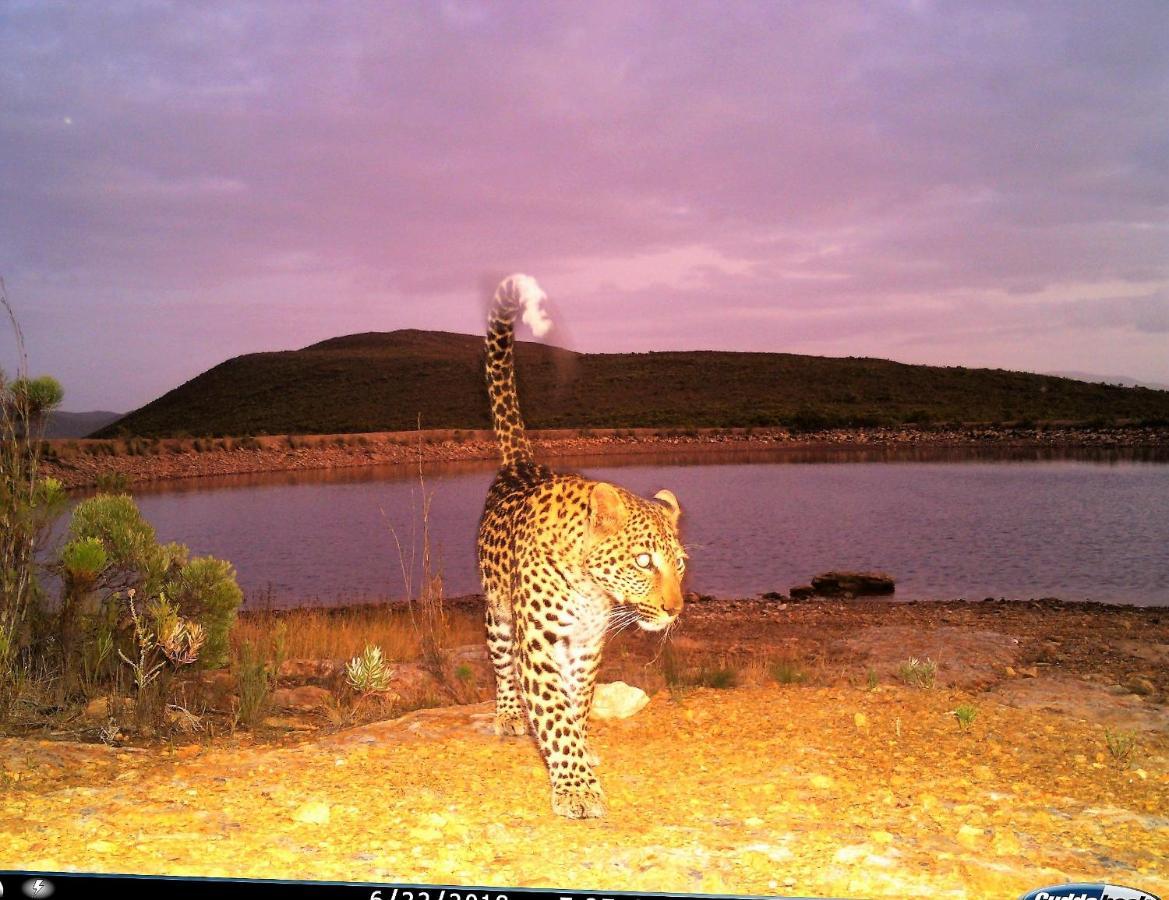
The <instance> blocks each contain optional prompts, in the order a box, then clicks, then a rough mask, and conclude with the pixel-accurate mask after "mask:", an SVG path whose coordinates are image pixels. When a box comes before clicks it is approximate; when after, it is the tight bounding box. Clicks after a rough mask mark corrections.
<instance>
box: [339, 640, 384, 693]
mask: <svg viewBox="0 0 1169 900" xmlns="http://www.w3.org/2000/svg"><path fill="white" fill-rule="evenodd" d="M392 677H393V672H392V671H391V670H390V668H389V667H388V666H387V665H386V663H385V660H384V659H383V658H382V648H381V647H377V646H374V645H373V644H366V645H365V649H364V650H363V651H362V652H361V655H360V656H355V657H353V659H351V660H349V663H348V665H346V666H345V681H346V683H347V684H348V685H349V687H351V688H352V689H353V690H355V691H356V692H357V693H358V694H362V695H365V694H376V693H379V692H381V691H385V690H388V689H389V687H390V679H391V678H392Z"/></svg>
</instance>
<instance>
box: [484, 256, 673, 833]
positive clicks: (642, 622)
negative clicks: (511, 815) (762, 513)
mask: <svg viewBox="0 0 1169 900" xmlns="http://www.w3.org/2000/svg"><path fill="white" fill-rule="evenodd" d="M546 299H547V295H546V294H545V293H544V291H543V289H542V288H541V287H540V286H539V284H538V282H537V281H536V280H535V279H534V278H532V277H531V276H528V275H523V274H515V275H511V276H508V277H507V278H504V279H503V280H502V281H501V282H500V283H499V285H498V287H497V288H496V289H495V292H494V295H493V296H492V298H491V301H490V306H489V312H488V317H487V346H486V376H487V394H488V399H489V401H490V406H491V419H492V427H493V430H494V434H495V438H496V441H497V443H498V446H499V451H500V455H501V461H500V466H499V469H498V471H497V472H496V475H495V478H494V480H493V481H492V483H491V486H490V488H489V489H488V492H487V499H486V502H485V504H484V509H483V515H482V518H481V519H480V522H479V530H478V539H477V555H478V561H479V572H480V576H481V578H482V584H483V592H484V597H485V608H486V631H487V646H488V651H489V656H490V658H491V664H492V668H493V669H494V674H495V714H494V721H493V730H494V732H495V734H497V735H500V736H503V737H507V736H523V735H527V734H531V736H532V737H533V738H534V740H535V743H536V745H537V746H538V747H539V750H540V754H541V756H542V758H543V761H544V764H545V768H546V769H547V773H548V777H549V781H550V783H551V788H552V811H553V812H554V813H555V814H557V815H560V816H564V817H566V818H569V819H590V818H599V817H601V816H604V815H605V796H604V792H603V790H602V788H601V784H600V782H599V780H598V779H597V776H596V773H595V769H596V768H597V766H598V765H599V762H600V760H599V758H598V757H597V755H596V754H595V753H593V752H592V750H591V749H590V746H589V742H588V737H589V734H588V728H589V715H590V712H591V710H592V704H593V695H594V689H595V686H596V678H597V670H598V667H599V665H600V662H601V652H602V648H603V646H604V643H605V640H606V637H607V636H608V635H611V634H613V633H615V632H616V631H619V630H620V629H622V628H625V627H629V626H631V625H634V624H636V625H637V626H639V627H640V628H641V629H643V630H645V631H648V632H662V633H663V634H662V638H663V640H664V639H665V637H666V635H667V634H668V632H669V629H671V628H672V626H673V625H674V624H675V623H676V621H677V619H678V616H679V614H680V613H681V612H682V607H683V596H684V595H683V589H682V586H683V577H684V575H685V570H686V560H687V559H688V555H687V553H686V550H685V548H684V546H683V544H682V541H681V538H680V534H679V529H678V522H679V518H680V517H681V507H680V506H679V503H678V498H677V497H676V496H675V495H674V493H673V492H672V491H669V490H660V491H658V492H657V493H656V494H654V496H653V498H652V499H646V498H643V497H641V496H638V495H637V494H634V493H633V492H631V491H629V490H626V489H624V488H622V487H619V486H617V485H615V484H611V483H609V482H607V481H594V480H590V479H588V478H585V477H583V476H581V475H578V474H575V473H571V472H557V471H553V470H552V469H550V468H548V467H546V466H544V465H542V464H540V463H537V462H536V460H535V458H534V456H533V452H532V444H531V441H530V440H529V438H528V437H527V434H526V433H525V428H524V420H523V417H522V416H521V414H520V407H519V398H518V395H517V392H516V378H515V360H514V355H515V354H514V346H515V321H516V318H517V316H518V317H520V318H521V319H522V321H523V322H524V323H526V324H528V325H529V327H530V328H531V330H532V332H533V334H535V335H536V336H537V337H542V336H543V335H544V334H545V333H546V332H547V330H548V329H549V328H550V326H551V320H550V319H549V317H548V315H547V313H546V311H545V309H544V307H543V305H542V304H543V303H544V301H545V300H546Z"/></svg>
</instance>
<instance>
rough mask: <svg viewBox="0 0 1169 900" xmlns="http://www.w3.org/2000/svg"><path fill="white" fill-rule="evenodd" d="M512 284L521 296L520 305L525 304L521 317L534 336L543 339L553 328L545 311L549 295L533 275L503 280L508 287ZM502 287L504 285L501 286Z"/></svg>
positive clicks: (512, 276) (517, 274)
mask: <svg viewBox="0 0 1169 900" xmlns="http://www.w3.org/2000/svg"><path fill="white" fill-rule="evenodd" d="M508 282H511V283H512V284H513V285H514V286H515V289H516V291H518V292H519V295H520V303H521V304H523V307H524V311H523V314H522V316H521V318H522V319H523V322H524V324H525V325H527V326H528V327H529V328H531V329H532V334H534V335H535V336H536V337H543V336H544V335H546V334H547V333H548V329H550V328H551V327H552V320H551V319H549V318H548V313H547V311H545V309H544V306H543V303H544V301H545V300H547V299H548V295H547V294H545V293H544V290H543V288H541V287H540V285H539V284H538V283H537V282H536V279H535V278H533V277H532V276H531V275H521V274H519V273H516V274H515V275H509V276H508V277H507V278H505V279H504V280H503V284H504V285H506V284H507V283H508ZM501 286H502V285H501Z"/></svg>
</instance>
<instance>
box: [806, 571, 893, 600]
mask: <svg viewBox="0 0 1169 900" xmlns="http://www.w3.org/2000/svg"><path fill="white" fill-rule="evenodd" d="M812 588H813V589H814V590H815V591H816V593H817V594H820V595H821V596H823V597H839V596H843V595H851V596H853V597H860V596H869V595H880V594H892V593H893V590H894V581H893V576H891V575H886V574H885V573H884V572H825V573H824V574H823V575H817V576H816V577H815V578H813V579H812Z"/></svg>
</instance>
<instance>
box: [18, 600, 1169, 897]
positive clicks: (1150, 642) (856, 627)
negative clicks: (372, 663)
mask: <svg viewBox="0 0 1169 900" xmlns="http://www.w3.org/2000/svg"><path fill="white" fill-rule="evenodd" d="M714 635H720V636H721V637H720V638H719V641H718V642H717V644H718V646H717V652H718V653H719V654H721V655H722V658H723V659H732V658H734V657H735V656H736V654H738V655H739V657H740V658H742V659H744V660H745V659H747V657H748V656H750V654H751V653H752V652H758V651H760V650H761V648H764V647H766V648H768V657H767V658H775V653H776V652H782V654H783V655H784V656H785V657H787V658H790V659H794V660H798V661H799V663H800V666H801V667H802V670H803V672H804V675H805V679H806V680H805V681H804V682H802V683H793V684H780V683H776V682H775V681H773V680H770V679H768V678H767V677H766V674H765V669H763V668H760V667H758V666H756V667H755V669H754V671H755V672H756V674H757V675H759V676H760V677H756V678H744V680H743V682H744V683H743V685H742V686H740V687H735V688H733V689H726V690H715V689H712V688H691V689H683V690H678V689H676V690H674V691H666V690H660V689H659V690H656V691H655V692H654V694H653V697H652V700H651V702H650V703H649V705H648V706H647V707H646V708H645V709H644V710H642V711H641V712H640V713H638V714H637V715H636V716H634V717H633V718H630V719H627V720H621V721H609V722H598V723H596V724H595V726H594V733H595V743H596V749H597V750H598V751H599V753H600V755H601V757H602V760H603V763H602V766H601V769H600V777H601V779H602V782H603V784H604V786H605V789H606V792H607V795H608V802H609V813H608V815H607V817H606V818H604V819H602V820H596V821H586V822H571V821H567V820H563V819H560V818H558V817H556V816H554V815H553V814H552V813H551V809H550V804H549V791H548V787H547V781H546V775H545V773H544V771H543V767H542V765H541V762H540V759H539V756H538V753H537V751H536V749H535V747H534V745H533V744H532V743H531V742H530V741H529V740H528V739H526V738H510V739H500V738H497V737H495V736H494V735H491V734H490V733H488V728H487V726H488V724H489V715H490V708H491V707H490V703H489V702H487V703H478V704H472V705H467V706H457V707H446V708H440V709H433V710H422V711H419V712H415V713H411V714H409V715H407V716H405V717H403V718H400V719H397V720H394V721H386V722H377V723H374V724H371V725H366V726H363V727H360V728H354V729H349V730H346V731H341V732H337V733H328V730H327V729H324V728H322V729H321V730H319V731H318V732H315V733H313V734H311V735H310V736H308V737H307V738H305V737H301V738H299V739H298V740H297V742H296V743H292V744H287V745H283V746H282V745H280V743H279V742H275V743H273V742H272V741H270V740H269V741H268V742H267V743H260V742H257V741H255V740H254V739H253V738H251V737H249V736H247V735H245V734H242V733H241V734H240V735H238V736H237V737H235V738H230V739H222V740H219V741H217V742H215V743H213V744H211V745H200V744H186V745H184V744H181V743H178V744H175V743H172V744H167V745H164V746H162V747H154V748H112V747H107V746H103V745H97V744H79V743H67V742H59V741H58V742H50V741H44V740H35V739H28V738H26V739H15V738H9V739H4V740H3V741H0V778H2V783H3V786H4V790H3V794H2V796H0V810H2V814H0V868H3V867H14V868H15V867H19V868H25V869H35V870H41V871H73V870H81V871H101V872H122V873H167V874H191V875H205V876H229V877H236V876H238V877H245V876H246V877H255V878H285V877H290V876H293V877H297V878H304V879H313V880H315V879H320V880H368V881H378V882H427V883H446V884H464V885H470V884H474V885H496V886H500V885H516V886H518V885H524V886H549V887H565V886H571V887H574V888H590V889H596V890H603V889H608V890H619V889H623V890H646V891H666V890H668V891H695V892H713V893H744V894H788V895H803V896H843V897H862V896H863V897H907V896H913V897H916V896H922V897H924V896H931V897H939V896H940V897H971V898H974V897H992V896H993V897H1013V896H1018V895H1020V894H1021V893H1023V892H1024V891H1026V890H1029V889H1032V888H1035V887H1038V886H1041V885H1044V884H1052V883H1057V882H1061V881H1069V880H1108V881H1111V882H1113V883H1120V884H1129V885H1133V886H1136V887H1142V888H1144V889H1147V890H1150V891H1153V892H1154V893H1157V894H1161V895H1165V894H1167V893H1169V813H1167V810H1169V725H1167V718H1166V712H1165V708H1164V706H1163V702H1164V698H1165V693H1164V692H1165V682H1164V679H1165V677H1166V676H1165V669H1166V667H1165V665H1164V661H1165V653H1166V651H1167V650H1169V615H1163V614H1162V613H1160V612H1158V611H1156V610H1134V609H1131V608H1129V609H1125V608H1106V607H1097V608H1071V609H1068V608H1066V607H1064V606H1062V605H1059V604H1051V603H1047V604H1042V603H1040V604H994V603H988V604H934V605H927V604H913V605H897V604H894V605H890V604H888V603H885V604H878V603H860V602H854V603H852V604H849V603H847V602H845V603H839V602H818V603H805V604H798V605H796V604H787V605H781V604H776V603H772V604H765V603H762V602H760V601H741V602H712V603H705V604H703V603H695V604H692V606H691V608H690V609H689V610H688V611H687V621H686V624H685V627H684V628H683V629H682V630H681V632H680V634H679V635H678V642H679V645H680V648H681V650H680V652H686V647H687V642H688V641H689V642H693V644H695V645H698V646H701V645H702V643H703V641H704V640H705V641H707V642H708V643H711V642H713V637H712V636H714ZM708 649H714V648H708ZM610 651H611V652H610V653H609V658H608V659H607V661H606V667H607V671H608V672H609V673H610V674H612V673H614V672H620V673H630V672H636V671H638V670H639V669H642V670H645V667H644V663H643V657H644V656H646V655H649V654H652V653H655V652H656V644H655V643H654V642H653V641H650V640H647V639H646V638H645V637H644V636H636V635H634V636H630V637H626V636H623V638H622V639H621V640H620V641H618V642H616V643H615V644H614V645H613V646H612V647H611V648H610ZM689 652H697V650H696V649H694V648H691V650H690V651H689ZM915 653H916V654H919V655H920V656H922V657H924V656H931V658H933V659H934V660H936V661H938V672H937V680H936V683H935V685H934V686H933V687H929V688H922V687H911V686H908V685H906V684H904V683H902V682H901V681H899V680H897V678H896V677H895V675H894V672H895V669H896V665H897V664H899V662H900V661H904V660H905V659H906V657H907V656H908V655H912V654H915ZM758 658H759V659H762V658H763V657H758ZM646 671H648V670H646ZM744 671H752V669H751V666H750V665H747V664H744ZM870 673H872V674H870ZM1140 679H1143V681H1140ZM634 680H636V679H634ZM649 681H652V679H648V677H647V685H648V686H650V687H651V688H652V684H649ZM874 681H875V682H876V684H875V686H874V685H873V683H874ZM1126 682H1127V683H1129V686H1128V687H1125V683H1126ZM964 705H966V706H972V707H974V708H975V709H976V711H977V715H976V716H975V718H974V720H973V722H971V723H970V724H969V726H968V727H962V726H961V725H960V723H959V722H958V720H957V719H956V717H955V716H954V715H953V711H954V710H955V709H956V708H958V707H959V706H964ZM1118 735H1123V736H1127V737H1129V738H1131V740H1132V741H1133V744H1134V749H1133V752H1132V756H1131V758H1130V759H1128V760H1127V761H1125V762H1122V761H1120V760H1118V759H1117V758H1116V756H1115V754H1114V752H1113V751H1111V750H1110V749H1109V746H1108V745H1109V738H1110V737H1111V738H1112V739H1113V740H1114V741H1115V738H1116V737H1117V736H1118Z"/></svg>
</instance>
